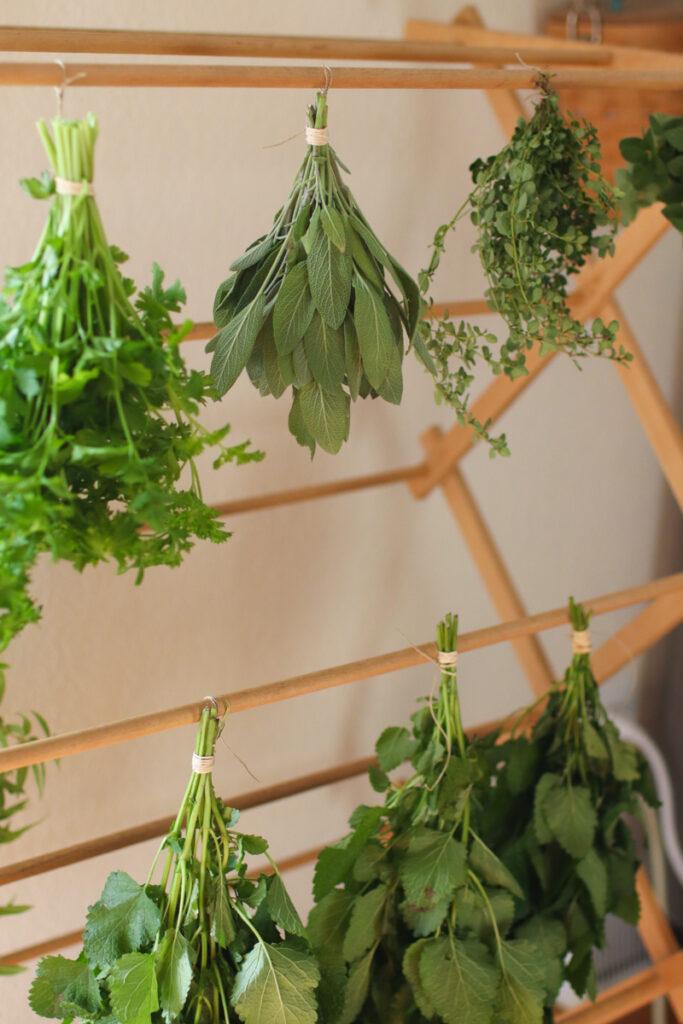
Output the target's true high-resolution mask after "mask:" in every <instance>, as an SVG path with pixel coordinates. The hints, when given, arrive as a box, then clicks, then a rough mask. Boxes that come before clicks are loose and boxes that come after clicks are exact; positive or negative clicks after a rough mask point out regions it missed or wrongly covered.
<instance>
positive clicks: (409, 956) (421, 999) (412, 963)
mask: <svg viewBox="0 0 683 1024" xmlns="http://www.w3.org/2000/svg"><path fill="white" fill-rule="evenodd" d="M429 944H430V940H428V939H418V940H417V942H413V944H412V946H408V948H407V950H406V951H405V953H404V955H403V974H404V976H405V977H406V978H407V979H408V983H409V985H410V988H411V990H412V993H413V999H414V1000H415V1005H416V1006H417V1008H418V1010H419V1011H420V1013H421V1014H422V1016H423V1017H426V1018H427V1020H431V1019H432V1017H434V1016H435V1014H436V1010H435V1009H434V1007H433V1006H432V1004H431V1002H430V1000H429V996H428V995H427V993H426V991H425V989H424V986H423V984H422V978H421V977H420V959H421V957H422V953H423V951H424V949H425V947H426V946H429Z"/></svg>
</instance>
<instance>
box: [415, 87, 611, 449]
mask: <svg viewBox="0 0 683 1024" xmlns="http://www.w3.org/2000/svg"><path fill="white" fill-rule="evenodd" d="M539 87H540V89H541V93H542V95H541V99H540V102H539V103H538V105H537V106H536V109H535V111H534V113H533V116H532V117H531V118H530V120H529V121H526V120H524V119H520V122H519V124H518V126H517V128H516V129H515V132H514V134H513V136H512V139H511V140H510V142H509V143H508V144H507V145H506V146H505V147H504V148H503V149H502V150H501V151H500V152H499V153H498V154H496V155H494V156H491V157H489V158H488V159H480V160H476V161H475V162H474V163H473V164H472V166H471V172H472V177H473V181H474V188H473V190H472V192H471V193H470V195H469V196H468V197H467V199H466V200H465V202H464V203H463V205H462V206H461V207H460V209H459V210H458V211H457V212H456V214H455V215H454V217H453V218H452V219H451V220H450V221H449V222H448V223H446V224H444V225H442V226H441V227H440V228H439V229H438V230H437V232H436V234H435V236H434V242H433V246H432V255H431V259H430V262H429V265H428V267H427V268H426V269H425V270H423V271H422V272H421V274H420V276H419V282H420V287H421V290H422V292H423V294H424V295H425V296H426V295H427V293H428V292H429V290H430V287H431V284H432V281H433V278H434V275H435V273H436V271H437V269H438V267H439V264H440V261H441V257H442V255H443V253H444V251H445V245H446V237H447V235H448V234H449V232H450V231H452V230H453V229H454V228H455V226H456V225H457V223H458V222H459V221H460V220H461V218H462V217H464V216H465V215H467V214H469V216H470V218H471V220H472V222H473V223H474V224H475V225H476V229H477V233H478V237H477V241H476V243H475V245H474V247H473V248H474V251H475V252H478V253H479V257H480V259H481V263H482V266H483V269H484V273H485V274H486V279H487V281H488V288H487V290H486V298H487V299H488V302H489V304H490V306H491V309H492V310H493V311H494V312H496V313H498V314H499V315H500V316H501V317H502V319H503V320H504V322H505V327H506V329H507V337H506V338H505V340H504V341H503V342H502V343H499V341H498V338H497V337H496V335H495V334H494V333H492V332H491V331H487V330H484V329H482V328H480V327H478V326H476V325H474V324H470V323H467V322H465V321H461V322H460V323H459V324H456V323H455V322H454V321H452V320H451V319H450V317H449V316H448V314H446V316H445V317H443V318H441V319H436V320H434V321H433V322H432V323H428V322H426V321H423V323H422V325H421V327H420V332H421V335H422V338H423V341H424V344H425V345H426V347H427V348H428V351H429V353H430V355H431V358H432V361H433V363H434V369H435V373H434V376H435V381H436V392H437V401H446V402H448V403H449V404H450V405H452V407H453V408H454V409H455V411H456V413H457V416H458V420H459V421H460V422H461V423H462V424H464V425H469V426H470V427H471V428H472V429H474V431H475V432H476V433H477V434H478V435H479V436H480V437H482V438H484V439H486V440H487V441H488V442H489V444H490V445H491V454H496V453H497V454H508V448H507V444H506V441H505V437H504V435H501V436H500V437H497V438H495V437H492V435H491V434H490V432H489V427H490V424H489V423H482V422H480V421H479V420H478V419H477V418H476V417H475V416H474V415H473V414H472V413H471V411H470V408H469V401H470V389H471V385H472V381H473V371H474V369H475V367H476V365H477V364H478V363H479V362H480V361H484V362H485V363H487V364H488V365H489V367H490V368H491V370H492V371H493V373H494V374H500V373H504V374H506V375H507V376H508V377H509V378H510V379H512V380H514V379H515V378H517V377H520V376H523V375H524V374H526V373H527V369H526V353H527V352H528V351H529V350H530V349H532V348H534V347H535V346H538V349H539V351H540V352H541V353H546V352H553V351H562V352H565V353H567V354H569V355H570V356H572V358H574V359H579V358H583V357H585V356H589V355H599V356H605V357H607V358H609V359H615V360H618V361H625V360H627V358H628V355H627V353H626V352H625V350H624V349H623V347H619V348H617V346H616V332H617V329H618V323H617V322H616V321H613V322H612V323H610V324H604V323H603V322H602V321H601V320H599V319H596V320H594V321H593V324H592V326H591V327H586V326H585V325H584V324H582V323H580V322H579V321H577V320H575V319H574V318H573V316H572V314H571V310H570V308H569V305H568V299H567V289H568V284H569V280H570V278H571V276H572V275H573V274H574V273H576V271H578V270H579V269H580V268H581V267H582V266H583V265H584V264H585V263H586V261H587V260H588V259H589V258H590V257H591V256H593V255H596V256H598V257H604V256H606V255H608V254H610V253H612V252H613V248H614V234H615V231H616V219H615V217H614V202H615V197H614V193H613V190H612V188H611V186H610V185H609V184H608V182H607V181H606V180H605V179H604V178H603V177H602V174H601V171H600V145H599V142H598V137H597V133H596V130H595V128H594V127H593V126H592V125H591V124H589V123H588V122H587V121H577V120H575V119H574V118H572V117H568V118H566V117H565V116H564V115H563V114H562V112H561V111H560V108H559V103H558V97H557V95H556V94H555V93H554V92H553V91H552V90H551V89H550V88H549V87H548V83H547V81H546V80H544V79H542V80H541V81H540V82H539ZM453 363H455V365H453ZM433 372H434V371H433Z"/></svg>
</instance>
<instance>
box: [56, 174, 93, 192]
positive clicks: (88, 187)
mask: <svg viewBox="0 0 683 1024" xmlns="http://www.w3.org/2000/svg"><path fill="white" fill-rule="evenodd" d="M55 192H56V193H57V195H58V196H81V195H86V196H94V195H95V189H94V187H93V184H92V182H90V181H70V180H69V179H68V178H59V177H55Z"/></svg>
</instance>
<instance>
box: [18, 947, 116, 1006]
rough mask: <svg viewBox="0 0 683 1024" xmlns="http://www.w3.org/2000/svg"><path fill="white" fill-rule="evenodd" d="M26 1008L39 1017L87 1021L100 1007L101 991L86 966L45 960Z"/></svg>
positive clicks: (59, 958)
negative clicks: (28, 1005) (83, 1019)
mask: <svg viewBox="0 0 683 1024" xmlns="http://www.w3.org/2000/svg"><path fill="white" fill-rule="evenodd" d="M28 1001H29V1004H30V1006H31V1009H32V1010H33V1012H34V1013H37V1014H38V1016H39V1017H58V1018H60V1019H61V1018H64V1017H76V1016H78V1017H90V1016H92V1015H94V1014H96V1013H98V1012H99V1010H100V1009H101V1007H102V1000H101V997H100V990H99V986H98V984H97V981H96V980H95V975H94V974H93V972H92V970H91V968H90V966H89V964H88V963H87V962H85V961H84V960H67V959H65V957H63V956H46V957H43V959H42V960H41V961H40V963H39V964H38V970H37V972H36V977H35V978H34V980H33V984H32V985H31V990H30V992H29V997H28Z"/></svg>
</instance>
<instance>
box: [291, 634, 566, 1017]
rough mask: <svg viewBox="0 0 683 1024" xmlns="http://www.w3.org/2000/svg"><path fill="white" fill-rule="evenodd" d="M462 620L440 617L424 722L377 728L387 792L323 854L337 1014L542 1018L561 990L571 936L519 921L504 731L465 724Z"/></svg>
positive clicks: (324, 940) (330, 1005)
mask: <svg viewBox="0 0 683 1024" xmlns="http://www.w3.org/2000/svg"><path fill="white" fill-rule="evenodd" d="M457 629H458V624H457V618H456V617H455V616H447V617H446V618H445V619H444V620H443V621H442V622H441V623H440V624H439V626H438V629H437V647H438V650H439V663H440V666H441V675H440V684H439V691H438V696H436V697H435V698H434V699H432V698H430V699H429V700H428V701H427V702H426V704H425V706H424V707H422V708H421V709H420V710H419V711H418V712H417V713H416V714H415V715H414V716H413V719H412V722H413V728H412V732H410V731H408V730H407V729H405V728H389V729H387V730H385V732H383V733H382V735H381V736H380V738H379V740H378V743H377V748H376V749H377V756H378V762H379V764H378V767H377V768H375V769H373V770H372V771H371V781H372V783H373V785H374V787H375V789H377V790H378V791H380V792H384V794H385V798H384V805H383V806H381V807H365V806H361V807H359V808H357V810H356V811H355V812H354V814H353V815H352V817H351V821H350V824H351V827H352V832H351V833H350V834H349V835H347V836H346V837H345V838H344V839H343V840H342V841H341V842H340V843H337V844H336V845H335V846H332V847H329V848H328V849H326V850H324V851H323V852H322V853H321V854H320V857H319V859H318V863H317V866H316V870H315V879H314V895H315V898H316V900H317V905H316V906H315V907H314V908H313V910H312V911H311V915H310V918H309V923H308V931H309V935H310V938H311V941H312V943H313V946H314V949H315V952H316V954H317V956H318V960H319V963H320V968H321V972H322V981H321V987H320V1002H321V1012H322V1013H323V1019H324V1020H326V1021H330V1022H334V1024H353V1022H354V1021H362V1022H363V1024H387V1022H388V1021H397V1022H398V1021H401V1022H405V1024H408V1022H415V1024H417V1022H424V1021H427V1020H439V1021H445V1022H447V1024H460V1022H464V1021H466V1022H467V1024H494V1022H495V1024H530V1022H540V1021H541V1018H542V1015H543V1008H544V1006H550V1005H552V1001H553V999H554V996H555V994H556V990H557V987H558V986H557V983H556V979H557V978H558V977H561V974H562V963H561V953H562V952H563V950H562V949H561V948H560V947H559V945H558V943H557V941H556V937H555V941H553V942H550V943H548V942H547V935H546V932H547V929H546V928H545V923H544V922H543V921H539V920H538V919H537V918H533V919H531V920H530V921H529V922H528V924H527V925H526V927H515V921H516V919H517V917H518V915H519V913H520V909H521V908H523V907H524V906H525V893H524V891H523V890H522V888H521V886H520V884H519V881H518V880H517V878H516V877H515V875H514V874H513V873H512V871H511V870H510V869H509V868H508V867H507V866H506V864H504V863H503V861H502V860H501V859H500V858H499V857H498V855H497V854H496V852H495V851H494V849H493V848H492V845H491V839H490V836H489V831H490V806H491V800H492V796H493V795H494V794H495V790H496V787H495V785H494V780H495V779H496V775H497V772H498V770H499V769H498V765H499V762H500V760H501V758H500V752H499V748H498V747H497V746H496V739H497V737H496V736H495V735H494V734H491V735H489V736H487V737H483V738H478V739H475V740H472V741H468V740H467V738H466V737H465V734H464V731H463V727H462V720H461V713H460V701H459V696H458V688H457V680H456V667H455V665H456V658H457V655H456V654H455V651H456V649H457ZM408 763H409V765H410V766H411V767H412V771H411V772H410V773H409V774H407V777H406V778H405V779H403V780H400V781H392V779H391V778H390V775H389V773H390V772H393V771H394V770H395V769H397V768H399V767H400V766H403V765H405V766H406V768H407V767H408ZM513 927H514V930H515V933H514V935H512V934H511V933H512V930H513Z"/></svg>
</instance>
